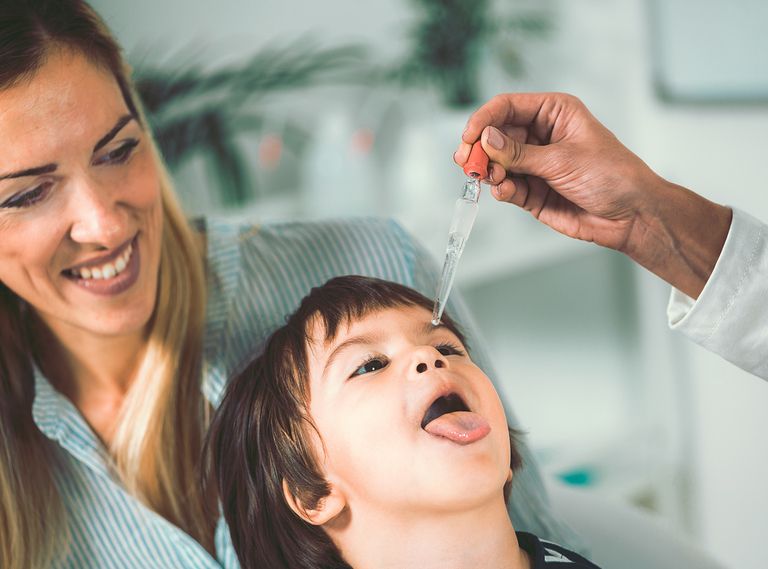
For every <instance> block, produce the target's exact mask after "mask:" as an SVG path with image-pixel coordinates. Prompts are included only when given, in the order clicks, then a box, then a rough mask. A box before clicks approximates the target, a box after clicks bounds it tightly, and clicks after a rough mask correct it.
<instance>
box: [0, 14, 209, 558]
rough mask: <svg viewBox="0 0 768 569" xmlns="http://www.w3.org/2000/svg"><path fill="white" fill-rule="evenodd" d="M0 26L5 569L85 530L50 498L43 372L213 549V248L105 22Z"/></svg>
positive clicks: (129, 480) (122, 463)
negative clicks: (201, 381) (201, 386)
mask: <svg viewBox="0 0 768 569" xmlns="http://www.w3.org/2000/svg"><path fill="white" fill-rule="evenodd" d="M0 10H1V11H0V30H1V31H0V35H1V36H2V39H3V41H2V42H0V44H1V45H2V46H3V51H2V53H0V61H2V65H0V108H2V109H3V113H2V115H1V116H0V139H1V140H5V141H9V140H12V141H14V143H13V144H10V145H9V144H5V145H3V147H2V161H0V260H2V262H0V297H2V308H1V309H0V320H2V322H0V329H1V330H2V332H1V333H2V342H0V373H2V385H3V388H4V393H2V395H0V401H2V405H3V410H2V414H1V415H0V448H2V449H3V456H4V457H7V458H3V460H2V461H0V500H1V503H2V510H1V511H0V514H1V515H0V522H2V527H3V531H2V532H0V565H1V566H3V567H37V566H46V565H47V564H48V563H50V561H51V558H52V555H53V553H54V551H56V550H61V549H60V548H57V547H56V546H57V544H58V543H59V542H61V541H62V539H63V537H64V536H66V531H65V530H67V529H68V528H70V529H71V526H70V525H69V524H67V523H65V520H64V508H62V506H67V504H66V500H65V503H64V504H62V499H61V498H62V495H61V492H62V491H65V492H66V488H67V487H66V485H65V487H64V489H62V488H60V487H59V488H57V486H56V484H55V482H54V481H55V479H56V478H58V477H60V473H61V470H62V468H66V459H65V457H63V456H62V455H61V453H60V452H57V451H56V450H55V447H52V444H53V443H52V441H51V440H49V438H46V437H45V436H42V435H43V434H45V433H41V430H43V431H44V430H45V429H44V427H43V426H42V425H40V424H37V422H36V421H35V417H33V415H32V414H31V412H30V411H31V410H32V402H33V399H35V396H36V394H37V395H38V396H39V393H40V391H41V389H42V388H41V385H39V384H36V382H35V381H33V379H32V378H33V376H35V374H36V373H35V369H36V368H39V369H40V370H41V371H42V373H43V374H44V375H45V377H46V379H47V380H48V381H49V382H50V384H51V385H52V386H53V387H54V388H55V390H56V391H59V392H60V393H62V394H65V395H66V396H67V397H68V398H69V400H71V401H72V402H73V403H74V404H75V405H76V406H77V408H78V409H79V410H80V411H81V413H82V415H83V417H84V418H85V420H86V421H87V423H88V424H89V425H90V426H91V427H92V429H93V431H94V432H95V434H96V435H97V436H98V438H99V439H101V441H102V442H103V443H104V444H105V445H106V447H107V448H108V449H109V454H110V455H111V456H112V457H113V458H114V464H115V466H116V472H117V473H118V475H119V477H120V478H121V479H122V482H123V484H125V486H126V488H128V489H129V491H130V492H132V493H135V494H136V495H137V496H139V497H140V498H141V499H142V501H143V502H144V503H146V504H147V505H148V506H150V507H151V508H152V509H154V510H156V511H158V512H159V513H161V514H162V515H163V516H164V517H166V518H167V519H168V520H170V521H172V522H173V523H175V524H176V525H178V526H180V527H181V528H183V529H184V530H186V531H187V532H189V533H190V534H191V535H192V536H194V537H195V538H196V539H197V540H198V541H199V542H200V543H202V544H203V545H205V546H206V548H207V549H211V548H212V535H213V523H212V522H211V520H210V516H208V515H206V513H205V506H204V503H203V498H202V496H200V495H199V493H198V492H196V491H195V489H196V487H197V484H196V478H195V465H196V463H197V453H198V449H199V447H200V439H201V436H202V417H203V412H204V408H203V397H202V395H201V394H200V391H199V390H198V389H191V388H189V387H188V386H187V384H189V383H191V382H193V381H195V378H196V377H197V373H198V368H199V359H200V341H201V340H200V338H201V333H202V322H203V314H204V302H203V299H204V294H205V293H204V276H203V267H202V255H201V253H200V249H199V247H197V243H196V241H195V237H194V235H193V234H192V231H191V230H190V229H189V227H188V225H187V223H186V220H185V219H184V217H183V214H182V213H181V211H180V209H179V208H178V206H177V205H176V201H175V198H174V196H173V194H172V193H171V191H170V185H169V184H168V181H167V176H166V175H165V173H164V172H163V170H162V167H161V166H160V164H161V162H160V161H159V159H158V156H157V153H156V151H155V148H154V144H153V141H152V138H151V136H150V134H149V133H148V132H147V131H146V129H145V128H144V126H143V122H142V118H141V115H140V113H139V111H138V110H137V105H136V103H135V102H134V101H135V99H134V98H133V96H132V94H131V90H130V87H129V83H128V79H127V75H126V72H125V70H124V68H123V65H122V61H121V59H120V54H119V50H118V48H117V46H116V45H115V44H114V42H113V41H112V39H111V37H110V36H109V34H108V33H107V31H106V30H105V29H104V28H103V26H102V25H101V23H100V21H99V19H98V18H97V17H96V15H95V14H94V13H93V12H91V11H90V9H89V8H88V7H87V6H86V5H84V4H82V3H79V2H10V3H3V7H2V8H0ZM9 36H10V37H9ZM172 283H173V291H171V286H172ZM159 299H162V300H163V302H162V309H161V310H157V311H155V307H156V306H159V303H158V300H159ZM153 314H154V318H152V317H153ZM150 320H152V321H151V322H150ZM20 331H23V332H22V333H21V334H19V332H20ZM30 356H31V358H30ZM40 379H41V380H42V378H40ZM115 379H118V380H119V381H115ZM129 386H132V387H133V389H128V387H129ZM105 402H107V403H106V404H105ZM38 429H41V430H38ZM54 440H55V441H56V442H59V443H61V439H60V438H58V440H57V439H56V438H54ZM73 489H74V488H73V487H72V486H70V487H69V490H70V491H71V490H73ZM70 507H71V506H70ZM70 507H67V508H66V509H67V510H69V509H70ZM41 512H45V515H41ZM70 547H71V544H70Z"/></svg>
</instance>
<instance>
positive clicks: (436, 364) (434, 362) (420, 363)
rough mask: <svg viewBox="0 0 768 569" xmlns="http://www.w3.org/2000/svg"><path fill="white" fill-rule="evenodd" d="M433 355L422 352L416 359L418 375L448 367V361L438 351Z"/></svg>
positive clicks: (434, 351)
mask: <svg viewBox="0 0 768 569" xmlns="http://www.w3.org/2000/svg"><path fill="white" fill-rule="evenodd" d="M432 351H433V353H432V354H427V353H426V352H422V353H420V354H419V355H418V357H417V358H416V373H424V372H426V371H427V370H429V369H430V368H431V369H439V368H444V367H447V364H446V361H445V359H444V358H443V356H442V355H441V354H440V352H438V351H437V350H432Z"/></svg>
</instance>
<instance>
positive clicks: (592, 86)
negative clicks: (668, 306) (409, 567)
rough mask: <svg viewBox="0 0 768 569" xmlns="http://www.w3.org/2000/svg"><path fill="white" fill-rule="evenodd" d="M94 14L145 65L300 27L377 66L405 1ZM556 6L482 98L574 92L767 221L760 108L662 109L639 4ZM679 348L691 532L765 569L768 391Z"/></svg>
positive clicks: (175, 1) (736, 563)
mask: <svg viewBox="0 0 768 569" xmlns="http://www.w3.org/2000/svg"><path fill="white" fill-rule="evenodd" d="M741 1H744V0H741ZM93 4H94V5H95V7H96V8H97V9H98V10H99V11H100V12H101V13H102V14H103V15H104V16H105V18H106V19H107V21H108V22H109V23H110V25H111V26H112V27H113V28H114V29H115V30H116V32H117V34H118V37H119V38H120V39H121V41H122V42H123V44H124V45H125V46H126V47H127V49H128V53H129V54H130V53H142V50H145V49H146V47H147V46H148V45H149V46H159V47H160V48H161V52H162V51H167V52H169V53H173V52H174V50H175V49H176V48H180V47H185V46H188V45H191V44H193V43H197V44H198V45H200V40H204V42H206V43H208V44H215V45H214V46H213V47H211V48H210V51H209V52H208V55H210V54H212V53H216V54H219V53H221V54H226V53H228V50H227V49H225V48H227V47H232V48H237V49H245V48H248V49H252V48H256V47H258V46H260V45H263V44H264V43H267V42H269V41H272V40H275V39H279V38H283V39H290V38H291V37H293V36H295V35H297V34H299V33H301V32H304V31H306V30H308V29H311V30H315V31H317V32H318V33H317V36H318V37H322V38H327V40H328V42H331V41H338V40H344V39H360V38H363V39H365V40H366V41H368V42H369V43H373V44H374V45H376V46H378V49H380V50H381V53H382V54H393V53H397V52H398V51H399V50H400V49H401V48H402V43H401V38H402V37H403V34H404V33H405V32H404V29H403V19H404V14H405V12H404V3H403V2H402V1H401V0H389V1H380V2H360V1H355V0H333V1H331V0H326V1H324V2H311V1H307V0H284V1H282V2H259V3H256V2H253V1H251V2H247V1H245V0H242V1H239V2H238V1H236V0H220V1H219V2H217V3H216V4H217V7H216V8H215V9H214V8H212V7H211V6H212V3H211V2H202V1H190V0H163V1H162V2H157V1H155V0H134V1H132V2H125V1H123V0H94V1H93ZM556 4H557V5H559V8H560V14H561V17H560V19H559V27H560V29H559V32H558V35H557V36H556V40H555V41H554V43H552V44H548V45H541V46H539V49H538V50H537V51H536V52H535V53H529V54H528V58H529V59H530V61H531V62H532V63H533V67H532V70H531V71H532V72H531V75H530V76H529V78H528V79H525V80H522V81H518V82H511V81H509V80H508V79H507V78H505V77H504V76H501V75H499V74H493V73H492V74H490V75H489V76H486V80H487V85H486V86H485V88H486V90H487V91H488V92H493V91H497V90H513V89H526V90H538V89H542V90H543V89H547V90H548V89H558V90H566V91H571V92H574V93H575V94H577V95H579V96H581V97H582V98H583V99H584V100H585V101H586V102H587V103H588V105H589V106H590V107H591V108H592V110H593V112H594V114H595V115H597V116H598V117H599V118H600V119H601V120H603V121H604V122H605V123H606V124H607V125H608V126H609V127H610V128H612V130H614V132H616V133H617V135H618V136H619V137H620V138H621V139H622V140H623V141H624V142H625V143H626V144H627V145H628V146H629V147H630V148H632V149H633V150H635V151H636V152H637V153H638V154H639V155H640V156H641V157H643V158H644V159H645V160H646V161H647V162H648V163H649V164H650V165H651V166H652V167H654V168H655V169H657V170H658V171H659V172H660V173H661V174H662V175H664V176H667V177H669V178H670V179H672V180H674V181H676V182H678V183H680V184H682V185H685V186H687V187H690V188H691V189H694V190H695V191H697V192H699V193H701V194H703V195H705V196H707V197H709V198H710V199H713V200H715V201H719V202H723V203H727V204H731V205H734V206H737V207H741V208H743V209H745V210H747V211H750V212H752V213H754V214H755V215H757V216H758V217H762V218H763V219H766V220H768V160H766V158H765V156H766V147H767V146H768V144H767V143H766V134H765V133H766V132H768V107H766V106H752V107H739V106H715V107H702V106H686V105H670V104H665V103H661V102H659V101H658V100H657V99H656V98H655V95H654V92H653V89H652V85H651V75H652V69H651V60H650V52H651V47H652V41H653V40H652V38H649V29H648V14H647V11H646V4H645V1H644V0H581V1H579V2H575V1H573V0H570V1H569V0H560V1H558V2H556ZM734 4H735V5H738V4H740V2H734ZM695 6H696V3H695V2H692V7H693V8H692V9H695ZM739 33H740V32H739V30H732V34H731V37H732V40H733V41H736V42H738V41H739ZM203 45H204V44H203ZM207 49H209V48H201V51H205V50H207ZM446 163H447V162H446ZM648 286H649V287H650V288H654V287H657V286H658V284H652V285H648ZM654 290H655V288H654ZM654 294H656V293H654ZM660 296H663V295H658V294H656V298H660ZM655 302H656V301H655ZM657 305H658V306H657V308H658V314H656V315H649V316H647V318H649V319H650V320H651V321H653V322H654V323H653V324H652V325H655V326H659V327H661V326H663V321H664V307H663V300H658V302H657ZM654 318H657V319H658V320H657V321H654V320H653V319H654ZM677 346H678V348H677V349H679V350H683V351H685V352H686V354H687V362H688V365H687V368H688V373H690V374H691V383H690V385H691V393H690V394H689V396H688V397H689V400H687V401H684V402H683V404H684V405H685V409H684V410H683V412H684V413H689V412H690V413H691V423H692V429H693V431H694V446H693V448H691V449H687V451H688V452H689V454H690V456H691V457H692V461H693V463H694V466H695V468H694V469H693V480H692V483H693V486H692V489H691V499H692V511H693V514H694V519H693V520H692V527H693V530H694V531H695V532H696V536H697V538H698V540H699V541H700V542H701V543H702V544H703V545H704V547H706V548H707V549H708V550H710V551H711V552H712V553H713V554H714V555H716V556H717V557H719V558H720V559H722V560H723V561H726V562H728V563H729V566H733V567H740V568H744V569H758V568H759V567H764V566H765V560H764V559H762V557H764V556H762V554H761V552H760V548H759V547H758V544H761V543H762V542H763V539H764V538H765V536H767V535H768V486H767V485H766V483H765V481H766V480H768V449H766V447H765V445H764V444H763V443H762V437H761V434H762V433H763V432H768V413H766V409H768V384H766V383H765V382H763V381H762V380H758V379H756V378H754V377H751V376H749V375H747V374H745V373H743V372H741V371H739V370H738V369H735V368H734V367H733V366H732V365H730V364H728V363H726V362H724V361H723V360H721V359H719V358H718V357H716V356H713V355H711V354H709V353H706V352H704V351H703V350H701V349H699V348H697V347H695V346H691V345H690V344H688V343H685V342H680V343H679V344H678V345H677ZM649 546H650V545H649ZM753 557H756V558H757V560H755V559H753Z"/></svg>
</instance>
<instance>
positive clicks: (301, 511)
mask: <svg viewBox="0 0 768 569" xmlns="http://www.w3.org/2000/svg"><path fill="white" fill-rule="evenodd" d="M330 486H331V492H330V494H328V495H327V496H325V497H324V498H322V499H321V500H320V501H319V502H318V503H317V505H316V506H315V508H314V509H309V510H308V509H307V508H305V507H304V504H302V502H301V500H299V499H298V498H297V497H296V496H294V494H293V492H291V489H290V488H289V487H288V482H286V481H285V478H283V496H284V497H285V501H286V502H287V503H288V507H289V508H291V510H293V512H294V513H295V514H296V515H297V516H299V517H300V518H301V519H302V520H304V521H305V522H307V523H309V524H312V525H314V526H322V525H324V524H326V523H328V522H329V521H331V520H332V519H334V518H335V517H336V516H338V515H339V514H340V513H341V512H342V511H344V508H345V507H346V506H347V499H346V497H345V496H344V494H343V493H342V492H341V491H340V490H339V489H338V487H337V486H335V485H334V484H331V485H330Z"/></svg>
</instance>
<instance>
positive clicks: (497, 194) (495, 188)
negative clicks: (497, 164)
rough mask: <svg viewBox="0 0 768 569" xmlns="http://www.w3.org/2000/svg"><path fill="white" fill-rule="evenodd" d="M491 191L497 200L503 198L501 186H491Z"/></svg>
mask: <svg viewBox="0 0 768 569" xmlns="http://www.w3.org/2000/svg"><path fill="white" fill-rule="evenodd" d="M491 193H492V194H493V197H495V198H496V199H497V200H500V199H501V188H500V187H499V186H491Z"/></svg>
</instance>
